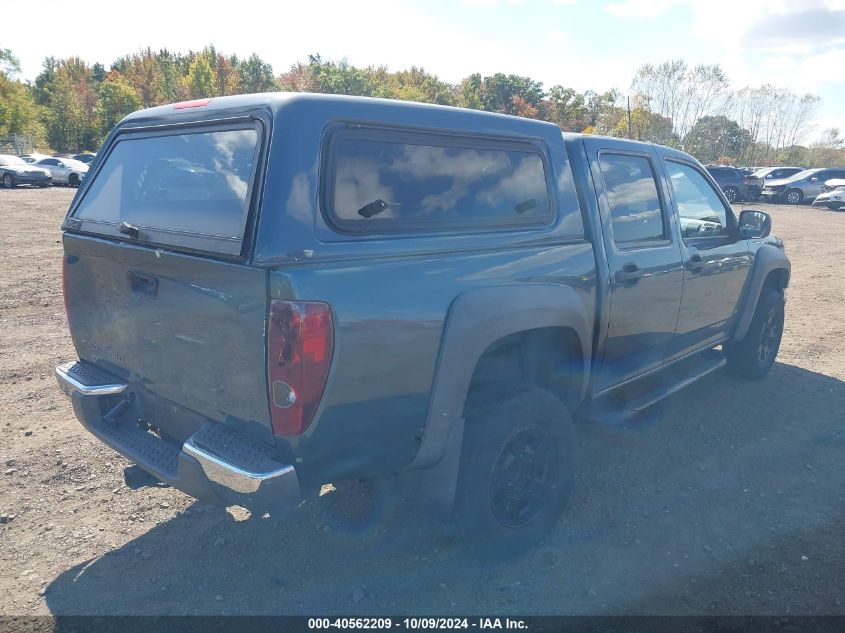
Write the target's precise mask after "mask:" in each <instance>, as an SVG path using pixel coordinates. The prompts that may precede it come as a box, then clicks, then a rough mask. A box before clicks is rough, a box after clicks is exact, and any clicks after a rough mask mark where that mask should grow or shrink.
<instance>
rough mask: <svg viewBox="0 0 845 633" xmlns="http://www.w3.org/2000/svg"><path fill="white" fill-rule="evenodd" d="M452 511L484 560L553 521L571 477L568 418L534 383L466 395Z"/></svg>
mask: <svg viewBox="0 0 845 633" xmlns="http://www.w3.org/2000/svg"><path fill="white" fill-rule="evenodd" d="M465 418H466V425H465V430H464V440H463V448H462V454H461V466H460V473H459V478H458V489H457V498H456V502H455V513H456V519H457V524H458V529H459V530H460V533H461V535H462V537H463V538H464V540H465V542H466V543H467V545H468V546H469V547H470V548H471V549H473V550H474V551H475V552H476V553H478V554H480V555H481V556H484V557H485V558H498V559H505V558H511V557H513V556H516V555H518V554H520V553H522V552H524V551H525V550H526V549H528V548H530V547H532V546H533V545H535V544H536V543H538V542H539V541H540V540H541V539H542V538H543V537H544V536H545V535H546V534H547V533H548V532H549V531H550V530H551V529H552V528H553V527H554V525H555V524H556V522H557V520H558V518H559V517H560V515H561V513H562V512H563V510H564V508H565V507H566V504H567V502H568V500H569V496H570V493H571V492H572V485H573V481H574V473H575V468H574V463H573V443H574V431H573V426H572V418H571V417H570V416H569V412H568V411H567V410H566V407H565V406H564V404H563V403H562V402H561V401H560V400H559V399H558V398H556V397H555V396H554V395H553V394H551V393H550V392H548V391H546V390H544V389H540V388H537V387H519V388H512V389H508V388H502V389H490V390H483V391H482V392H481V393H479V392H476V393H474V394H471V396H470V400H469V401H468V403H467V408H466V411H465Z"/></svg>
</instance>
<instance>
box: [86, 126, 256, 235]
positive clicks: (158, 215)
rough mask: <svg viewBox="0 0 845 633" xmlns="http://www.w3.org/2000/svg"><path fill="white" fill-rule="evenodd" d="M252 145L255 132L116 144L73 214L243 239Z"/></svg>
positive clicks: (201, 135) (232, 132) (163, 137)
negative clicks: (242, 231) (242, 232)
mask: <svg viewBox="0 0 845 633" xmlns="http://www.w3.org/2000/svg"><path fill="white" fill-rule="evenodd" d="M257 142H258V135H257V133H256V131H255V130H254V129H248V130H227V131H221V132H202V133H195V134H178V135H173V136H156V137H150V138H139V139H128V140H123V141H120V142H119V143H118V144H117V145H115V147H114V149H113V150H112V151H111V153H110V154H109V156H108V157H107V159H106V161H105V163H104V164H103V167H102V169H101V170H100V172H99V173H98V174H97V176H96V179H95V180H94V182H92V183H91V187H90V189H89V190H88V192H87V193H86V194H85V198H84V199H83V200H82V203H81V204H80V206H79V209H78V210H77V212H76V217H78V218H82V219H90V220H101V221H106V222H115V223H118V222H128V223H130V224H134V225H137V226H141V227H149V228H156V229H166V230H171V231H186V232H191V233H202V234H206V235H217V236H223V237H241V230H242V226H243V215H244V209H245V207H246V194H247V189H248V188H249V177H250V174H251V173H252V163H253V157H254V154H255V146H256V143H257Z"/></svg>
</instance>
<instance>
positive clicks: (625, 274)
mask: <svg viewBox="0 0 845 633" xmlns="http://www.w3.org/2000/svg"><path fill="white" fill-rule="evenodd" d="M614 277H615V279H616V281H617V282H618V283H620V284H625V285H633V284H635V283H637V281H639V280H640V279H642V277H643V271H641V270H640V269H639V268H638V267H637V265H636V264H635V263H634V262H628V263H627V264H625V265H623V266H622V268H621V269H620V270H617V271H616V275H614Z"/></svg>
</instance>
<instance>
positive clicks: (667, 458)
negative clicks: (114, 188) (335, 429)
mask: <svg viewBox="0 0 845 633" xmlns="http://www.w3.org/2000/svg"><path fill="white" fill-rule="evenodd" d="M72 195H73V191H71V190H68V189H62V188H54V189H49V190H43V191H41V190H25V189H17V190H13V191H8V190H2V191H0V217H2V218H3V231H2V234H0V247H1V248H2V255H3V257H2V259H0V386H2V388H1V389H0V515H2V516H0V614H44V613H53V614H182V613H188V614H195V613H196V614H265V613H304V614H314V613H341V614H352V613H483V614H494V613H521V614H537V613H545V614H559V613H567V614H570V613H576V614H592V613H614V614H616V613H638V614H639V613H644V614H845V539H843V534H845V531H843V527H842V525H843V519H845V469H843V465H844V464H845V428H843V422H845V413H843V412H845V382H843V379H845V307H843V306H845V281H844V280H843V275H842V265H843V262H845V213H841V214H836V213H832V212H829V211H825V210H819V209H812V208H810V207H805V206H802V207H784V206H762V208H764V209H765V210H767V211H769V212H771V213H772V215H773V216H774V226H775V232H776V233H778V234H779V235H781V236H782V237H783V238H784V240H785V241H786V243H787V250H788V253H789V255H790V257H791V258H792V262H793V279H792V286H791V288H790V290H789V301H788V303H787V326H786V333H785V335H784V339H783V347H782V348H781V354H780V357H779V362H778V363H777V365H776V366H775V368H774V369H773V371H772V373H771V375H770V376H769V377H768V378H766V379H765V380H763V381H760V382H755V383H741V382H736V381H734V380H732V379H731V378H730V377H729V376H728V375H727V374H726V373H724V372H717V373H716V374H713V375H711V376H709V377H707V378H705V379H704V380H702V381H700V382H698V383H697V384H695V385H693V386H692V387H690V388H688V389H687V390H685V391H684V392H682V393H680V394H678V395H676V396H674V397H672V398H670V399H669V400H668V401H666V402H665V403H664V404H662V405H660V406H659V407H658V408H657V409H656V410H655V411H653V412H652V414H651V415H650V416H648V420H647V421H643V422H641V423H640V424H638V425H635V426H630V427H626V428H606V427H602V426H586V425H583V426H580V427H579V430H578V434H579V435H578V437H579V439H578V441H579V444H580V450H579V458H580V460H581V467H580V475H579V481H578V484H577V487H576V491H575V493H574V496H573V500H572V504H571V507H570V509H569V510H568V512H567V513H566V514H565V516H564V517H563V518H562V519H561V521H560V524H559V526H558V528H557V529H556V530H555V532H554V533H553V534H552V535H551V537H550V538H548V539H547V540H546V542H545V543H544V544H543V545H542V546H541V547H539V548H538V549H536V550H535V551H533V552H531V553H529V554H528V555H526V556H525V557H524V558H522V559H520V560H517V561H511V562H497V563H490V562H481V561H478V560H474V559H472V558H471V557H469V556H468V555H467V554H466V553H464V552H463V551H462V550H461V549H460V548H459V547H458V546H457V545H456V544H455V543H454V542H452V541H451V540H450V539H449V537H448V535H447V534H448V533H447V532H446V531H445V530H444V529H442V526H440V525H439V524H438V523H436V522H434V521H432V520H430V519H427V518H426V517H425V515H424V514H422V513H420V512H418V511H416V509H415V508H414V504H413V502H412V501H407V500H406V501H403V502H400V503H398V504H393V503H391V502H390V501H391V500H388V501H387V502H384V503H381V502H379V501H376V502H373V503H372V506H373V507H372V508H371V511H370V512H366V513H365V512H363V511H362V508H363V507H365V506H366V505H367V503H366V502H365V501H363V499H364V497H363V496H362V491H361V490H360V489H356V488H352V489H351V490H349V491H347V494H345V495H343V494H341V493H342V492H343V491H339V492H337V493H333V494H329V495H326V496H325V497H323V498H321V499H320V500H319V501H316V502H313V503H310V504H307V505H306V506H304V507H303V508H301V509H300V511H299V512H297V513H296V514H294V515H293V516H292V517H290V518H289V519H288V520H287V521H285V522H283V523H277V522H274V521H271V520H262V519H249V520H245V516H243V515H241V514H239V513H238V512H232V513H227V512H224V511H222V510H216V509H211V508H207V507H203V506H202V505H200V504H197V503H194V502H193V501H192V500H191V499H189V498H188V497H186V496H184V495H182V494H181V493H179V492H177V491H174V490H172V489H169V488H154V489H151V488H145V489H141V490H136V491H133V490H129V489H127V488H125V487H124V485H123V477H122V472H123V468H124V467H125V466H126V462H125V461H124V460H123V459H122V458H120V457H119V456H117V455H116V454H115V453H113V452H112V451H111V450H109V449H108V448H106V447H105V446H103V445H101V444H100V443H99V442H97V441H95V440H94V439H93V438H92V437H90V436H89V435H88V434H87V433H86V432H84V431H83V430H82V428H81V427H80V425H79V424H78V423H77V422H76V420H75V419H74V417H73V414H72V412H71V408H70V406H69V404H68V402H67V400H66V399H65V398H64V397H63V396H62V395H61V394H60V393H59V390H58V388H57V386H56V384H55V380H54V378H53V375H52V369H53V367H54V365H56V364H57V363H59V362H61V361H64V360H67V359H71V358H73V357H74V352H73V347H72V345H71V342H70V338H69V336H68V332H67V327H66V322H65V316H64V310H63V306H62V299H61V291H60V284H61V282H60V254H61V245H60V235H59V223H60V221H61V218H62V216H63V214H64V211H65V209H66V208H67V205H68V204H69V202H70V199H71V197H72ZM387 496H389V495H387ZM350 499H351V502H350V501H349V500H350ZM377 499H379V497H377ZM339 506H345V507H346V510H347V511H346V512H341V511H340V509H339ZM342 517H346V518H345V519H344V518H342Z"/></svg>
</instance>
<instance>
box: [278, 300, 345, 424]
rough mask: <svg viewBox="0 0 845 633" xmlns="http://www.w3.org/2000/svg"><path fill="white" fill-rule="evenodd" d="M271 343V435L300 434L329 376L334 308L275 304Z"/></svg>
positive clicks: (293, 303)
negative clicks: (332, 309)
mask: <svg viewBox="0 0 845 633" xmlns="http://www.w3.org/2000/svg"><path fill="white" fill-rule="evenodd" d="M267 338H268V343H267V379H268V381H269V383H270V384H269V390H270V413H271V418H272V423H273V433H275V434H276V435H299V434H300V433H303V432H304V431H305V430H306V429H307V428H308V426H309V425H310V424H311V421H312V419H313V418H314V412H315V411H316V410H317V405H318V404H320V398H322V396H323V389H324V388H325V386H326V379H327V378H328V375H329V366H330V365H331V361H332V351H333V349H334V333H333V329H332V311H331V308H330V307H329V306H328V304H325V303H318V302H314V301H280V300H273V301H271V303H270V326H269V327H268V330H267Z"/></svg>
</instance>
